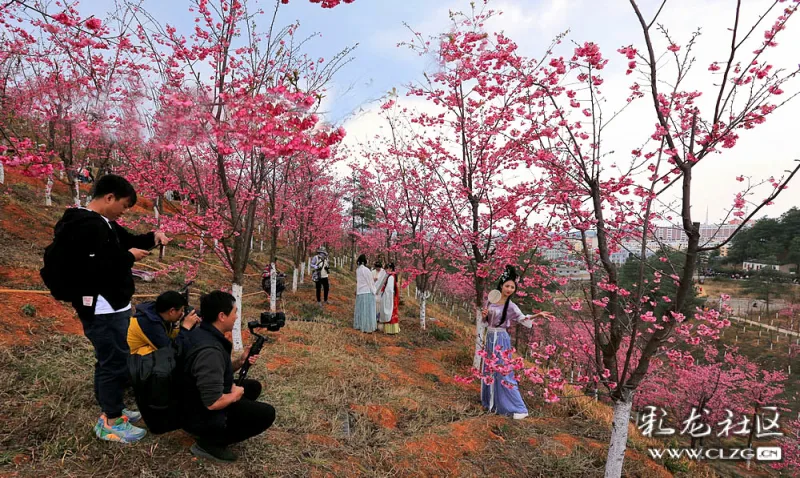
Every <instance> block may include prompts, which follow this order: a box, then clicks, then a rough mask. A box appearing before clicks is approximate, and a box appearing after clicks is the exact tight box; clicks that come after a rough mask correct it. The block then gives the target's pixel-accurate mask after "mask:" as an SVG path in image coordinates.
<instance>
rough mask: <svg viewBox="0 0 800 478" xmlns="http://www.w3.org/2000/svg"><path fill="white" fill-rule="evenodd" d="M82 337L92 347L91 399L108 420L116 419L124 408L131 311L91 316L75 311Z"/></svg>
mask: <svg viewBox="0 0 800 478" xmlns="http://www.w3.org/2000/svg"><path fill="white" fill-rule="evenodd" d="M76 310H77V311H78V316H79V317H80V319H81V324H83V334H84V335H86V337H87V338H88V339H89V341H90V342H91V343H92V346H94V357H95V360H96V361H95V364H94V397H95V399H96V400H97V403H98V404H100V409H101V410H102V411H103V413H105V414H106V416H107V417H108V418H118V417H119V416H120V415H122V409H123V408H124V407H125V404H124V402H123V399H124V396H125V388H126V387H127V386H128V355H130V349H128V324H129V323H130V317H131V311H130V310H126V311H124V312H117V313H114V314H100V315H94V314H93V313H92V311H91V310H90V309H89V308H83V309H80V308H77V307H76Z"/></svg>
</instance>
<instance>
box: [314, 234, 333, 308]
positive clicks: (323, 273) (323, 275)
mask: <svg viewBox="0 0 800 478" xmlns="http://www.w3.org/2000/svg"><path fill="white" fill-rule="evenodd" d="M311 271H312V272H311V280H312V281H314V284H316V287H317V305H319V306H321V305H322V295H321V294H320V292H322V291H323V289H324V291H325V296H324V298H325V304H327V303H328V292H330V288H331V286H330V283H329V282H328V274H329V273H330V271H331V269H330V264H329V263H328V252H327V251H326V250H325V247H322V246H320V248H319V249H317V255H315V256H314V257H313V258H312V259H311Z"/></svg>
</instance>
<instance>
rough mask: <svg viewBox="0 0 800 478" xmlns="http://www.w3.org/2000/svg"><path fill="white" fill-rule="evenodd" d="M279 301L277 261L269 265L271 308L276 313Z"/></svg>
mask: <svg viewBox="0 0 800 478" xmlns="http://www.w3.org/2000/svg"><path fill="white" fill-rule="evenodd" d="M277 302H278V272H277V271H276V270H275V263H274V262H273V263H271V264H270V265H269V310H270V312H272V313H275V311H276V310H277V307H276V306H277Z"/></svg>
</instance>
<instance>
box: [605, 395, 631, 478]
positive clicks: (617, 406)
mask: <svg viewBox="0 0 800 478" xmlns="http://www.w3.org/2000/svg"><path fill="white" fill-rule="evenodd" d="M621 395H622V400H617V401H615V402H614V418H613V421H612V423H611V441H610V442H609V445H608V456H607V457H606V473H605V478H619V477H620V476H622V464H623V462H624V460H625V449H626V448H627V445H628V423H629V422H630V418H631V407H632V406H633V391H622V393H621Z"/></svg>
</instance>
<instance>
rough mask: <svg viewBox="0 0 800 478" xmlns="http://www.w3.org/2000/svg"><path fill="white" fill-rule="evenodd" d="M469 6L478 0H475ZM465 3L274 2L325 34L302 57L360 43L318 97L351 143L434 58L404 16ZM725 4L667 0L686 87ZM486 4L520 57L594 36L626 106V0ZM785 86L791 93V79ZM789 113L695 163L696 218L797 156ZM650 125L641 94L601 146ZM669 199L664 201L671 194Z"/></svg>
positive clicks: (719, 44)
mask: <svg viewBox="0 0 800 478" xmlns="http://www.w3.org/2000/svg"><path fill="white" fill-rule="evenodd" d="M212 1H213V0H212ZM250 1H251V2H252V1H253V0H250ZM143 3H144V7H145V8H146V9H147V10H148V11H150V12H151V13H152V14H153V15H154V16H156V17H157V18H158V19H159V20H160V21H161V22H162V23H170V24H173V25H175V26H177V27H178V30H179V31H182V32H188V31H191V28H192V27H193V19H194V16H193V14H191V13H189V12H188V6H189V3H190V2H189V1H188V0H144V2H143ZM476 3H478V4H481V3H482V2H481V0H476ZM638 3H639V4H640V7H641V8H642V10H643V12H644V14H645V16H646V17H650V16H651V15H652V14H653V13H654V12H655V9H656V8H658V5H659V4H660V3H661V2H660V1H659V0H640V1H639V2H638ZM770 3H771V1H770V0H748V1H747V2H743V7H742V8H743V10H744V16H745V18H746V19H747V20H748V21H750V20H752V18H754V14H755V13H756V11H759V10H761V11H763V9H764V7H765V6H766V5H768V4H770ZM110 4H111V2H110V0H84V1H83V2H82V3H81V10H82V12H83V13H84V14H86V13H89V12H98V13H100V12H104V11H107V10H108V8H109V5H110ZM259 4H260V5H263V6H264V7H265V9H266V8H267V7H270V6H272V5H274V0H261V1H260V2H259ZM469 4H470V2H469V0H356V1H355V3H353V4H349V5H345V4H342V5H340V6H338V7H336V8H334V9H322V8H320V7H319V6H318V5H315V4H311V3H310V2H309V1H308V0H291V2H290V4H289V5H282V6H281V9H280V13H279V22H280V23H281V24H284V25H285V24H289V23H291V22H293V21H295V20H299V21H300V24H301V29H300V34H310V33H313V32H319V33H321V34H322V37H321V38H318V39H315V40H314V41H312V42H311V43H309V44H308V45H307V46H308V51H307V52H308V54H309V55H310V56H311V57H323V58H330V57H331V56H332V55H333V54H335V53H336V52H338V51H340V50H341V49H342V48H344V47H346V46H350V45H354V44H356V43H358V44H359V46H358V48H357V49H356V51H355V52H354V57H355V58H354V60H353V62H352V63H350V64H349V65H347V66H345V67H344V68H343V69H342V70H341V71H340V72H339V73H338V76H337V77H336V78H335V79H334V84H333V85H331V90H330V91H329V92H328V98H327V101H325V102H324V103H323V106H324V108H325V109H326V110H327V114H326V117H327V119H328V120H329V121H331V122H333V123H337V124H342V125H344V127H345V129H346V130H347V133H348V136H347V138H346V140H345V141H346V143H347V144H348V146H351V147H355V146H357V145H358V143H359V142H362V141H364V140H366V139H368V138H371V137H372V136H374V135H375V134H380V133H381V130H380V124H379V120H378V118H377V116H376V114H375V106H376V104H375V100H376V99H378V98H380V97H382V96H383V95H385V94H386V93H387V92H388V91H390V90H391V89H392V88H393V87H396V88H397V89H398V92H399V93H400V95H401V96H400V98H401V99H400V101H406V102H408V104H409V105H412V106H414V105H415V103H414V100H413V99H406V98H403V86H404V85H406V84H408V83H409V82H413V81H415V80H417V79H419V78H421V77H422V73H423V71H425V70H426V69H427V70H432V69H433V67H434V66H435V65H431V64H429V63H426V59H425V58H421V57H419V56H417V55H416V54H415V53H414V52H411V51H409V50H407V49H405V48H398V47H397V46H396V45H397V43H398V42H400V41H405V40H408V39H409V38H410V33H409V32H408V31H407V30H405V28H404V27H403V22H407V23H408V24H410V25H411V26H413V27H414V28H415V30H417V31H420V32H422V33H424V34H426V35H434V34H436V33H439V32H442V31H446V30H447V29H448V26H449V18H448V10H465V9H469ZM734 5H735V2H733V1H732V0H671V1H670V2H668V3H667V7H666V8H665V9H664V11H663V13H662V14H661V16H660V17H659V21H660V22H663V23H664V24H666V25H667V26H668V28H669V33H670V35H671V37H672V38H673V39H674V41H675V42H676V43H677V44H679V45H685V44H686V41H687V40H688V38H689V37H690V35H691V34H692V32H694V31H695V30H697V29H698V28H701V29H702V33H703V34H702V36H701V37H700V38H699V42H698V45H697V46H696V48H695V49H694V50H693V51H694V52H695V56H696V58H697V66H696V67H695V70H694V71H693V72H692V75H691V77H690V83H689V84H688V85H687V86H689V87H691V88H696V89H697V90H699V91H704V92H710V91H713V89H714V82H715V81H716V78H715V77H714V76H711V75H709V74H708V71H707V66H708V65H709V64H710V63H711V62H712V61H720V60H724V59H725V58H724V56H726V54H727V52H726V51H725V48H726V46H727V45H728V44H729V43H730V36H729V35H730V33H729V31H728V28H729V27H730V25H731V20H732V19H733V11H734V10H733V6H734ZM490 6H491V7H492V8H493V9H496V10H501V11H503V12H504V14H503V15H502V16H500V17H497V18H496V19H495V20H493V21H491V22H490V23H489V24H488V25H487V28H488V29H490V30H503V31H504V32H505V33H506V35H507V36H509V37H510V38H511V39H512V40H514V41H515V42H516V43H517V44H518V45H519V52H520V53H522V54H525V55H528V56H531V57H535V58H538V57H540V56H541V55H542V53H543V52H544V51H545V49H546V47H547V46H548V45H549V44H550V41H551V39H552V38H554V37H555V36H556V35H557V34H559V33H562V32H564V31H566V30H569V31H570V33H569V36H568V37H567V41H566V42H564V44H563V45H562V46H561V48H563V50H562V51H560V52H559V54H562V55H564V56H569V55H571V51H570V49H571V48H572V43H571V42H573V41H574V42H579V43H583V42H585V41H594V42H596V43H598V44H599V45H600V47H601V49H602V51H603V52H604V56H605V57H607V58H610V59H611V60H612V63H611V64H610V65H609V68H607V69H606V71H605V72H604V77H605V79H606V85H607V86H606V91H605V93H606V95H607V97H608V98H609V102H610V104H616V105H618V104H622V103H624V98H625V97H626V96H627V93H628V87H629V86H630V84H631V83H632V81H634V79H635V78H633V76H625V75H624V69H625V68H624V61H620V59H621V56H620V55H619V54H618V53H616V50H617V49H618V48H620V47H621V46H625V45H630V44H633V45H634V46H637V47H639V48H640V49H641V48H642V47H643V45H642V33H641V31H640V30H639V27H638V23H637V20H636V17H635V16H634V14H633V11H632V9H631V7H630V4H629V2H628V1H627V0H491V3H490ZM797 16H798V17H800V15H797ZM766 27H767V26H766V25H763V26H759V27H758V30H757V33H758V34H757V37H756V39H760V38H762V34H761V33H762V32H763V30H764V29H766ZM655 41H656V47H657V48H659V49H661V50H663V48H664V47H665V46H666V44H665V43H664V42H665V41H664V39H663V38H662V37H661V36H660V35H659V34H656V35H655ZM779 43H780V44H781V46H782V48H780V49H778V50H776V51H775V53H774V54H773V53H771V55H772V56H771V57H770V60H771V61H772V62H773V63H775V64H776V65H780V66H783V67H787V68H796V67H797V64H798V62H799V60H800V58H798V56H797V49H796V48H793V45H800V18H793V19H792V22H791V23H790V25H789V26H788V29H787V31H786V32H784V33H782V35H781V37H780V39H779ZM623 60H624V59H623ZM790 91H796V86H795V88H792V89H791V90H790ZM712 100H713V98H712V97H711V95H709V96H708V97H704V101H706V102H710V101H712ZM416 104H418V103H416ZM701 107H703V106H701ZM706 107H708V105H706ZM798 116H800V102H799V101H794V102H792V103H791V104H790V105H789V106H787V107H785V108H783V109H782V110H779V111H778V112H777V113H776V114H774V115H771V116H770V118H769V119H768V120H767V123H766V124H765V125H764V126H761V127H759V128H757V129H756V130H753V131H747V132H743V134H742V135H741V136H742V138H741V139H740V141H739V143H738V144H737V146H736V148H734V149H732V150H730V151H726V152H725V154H723V155H721V156H719V157H715V158H713V160H712V161H709V162H708V164H704V165H703V167H702V168H699V169H698V170H696V172H695V177H696V181H697V183H696V184H697V186H696V187H695V190H694V192H693V204H694V207H695V208H697V209H698V210H699V211H701V212H702V213H701V215H702V216H705V211H706V208H707V207H708V208H709V217H710V219H711V221H712V222H713V221H715V220H719V219H721V218H722V217H724V215H725V209H726V208H727V207H729V206H730V204H731V203H732V200H733V197H734V196H735V194H736V193H737V192H738V191H739V190H740V188H741V184H740V183H737V182H736V181H735V180H734V178H735V177H736V176H738V175H740V174H743V175H745V176H750V177H752V178H753V181H758V180H761V179H766V178H768V177H769V176H771V175H775V176H776V177H777V176H781V175H782V174H783V171H784V170H786V169H787V168H789V167H790V166H792V160H793V159H795V158H800V150H798V149H797V148H796V141H794V140H793V138H795V137H796V132H795V130H796V125H797V118H798ZM654 123H655V120H654V118H653V113H652V104H651V103H650V104H648V103H647V102H644V101H643V102H641V103H640V104H638V105H636V106H634V107H633V108H630V109H628V110H626V112H625V115H624V117H622V118H621V119H620V120H619V121H618V124H615V126H614V128H613V130H609V132H608V133H607V135H606V144H607V146H606V148H607V149H608V150H610V149H614V150H615V151H618V152H629V151H630V150H631V149H634V148H635V147H637V146H638V145H639V144H640V143H641V138H646V137H647V136H649V135H650V134H651V133H652V130H653V128H654ZM762 192H766V191H762ZM759 197H763V196H762V195H759ZM751 199H754V200H756V199H757V197H753V198H751ZM666 201H667V202H670V198H667V199H666ZM797 205H800V183H797V184H794V185H793V186H792V187H790V190H788V191H786V192H785V193H784V194H783V195H782V196H781V197H780V198H779V199H778V201H776V204H775V206H773V207H770V208H767V209H766V210H765V212H766V214H768V215H771V216H775V215H778V214H780V213H782V212H783V211H785V210H786V209H788V208H789V207H792V206H797ZM665 207H666V206H665Z"/></svg>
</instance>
